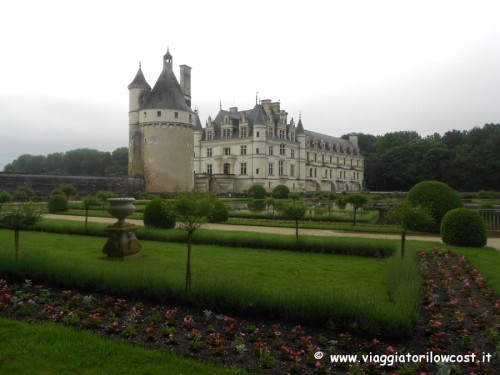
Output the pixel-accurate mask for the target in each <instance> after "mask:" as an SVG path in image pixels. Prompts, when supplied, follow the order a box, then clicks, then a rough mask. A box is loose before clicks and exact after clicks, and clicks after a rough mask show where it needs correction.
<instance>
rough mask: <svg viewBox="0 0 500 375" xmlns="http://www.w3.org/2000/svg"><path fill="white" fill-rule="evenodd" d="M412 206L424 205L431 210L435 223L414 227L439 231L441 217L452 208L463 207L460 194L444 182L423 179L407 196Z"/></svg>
mask: <svg viewBox="0 0 500 375" xmlns="http://www.w3.org/2000/svg"><path fill="white" fill-rule="evenodd" d="M406 199H407V200H408V202H409V203H410V204H411V205H412V206H423V207H426V208H427V209H428V210H429V214H430V215H431V216H432V218H433V220H434V221H433V224H432V225H430V224H427V225H418V226H417V227H416V228H413V229H420V230H424V231H429V232H436V233H439V228H440V225H441V219H442V218H443V216H444V215H445V214H446V213H447V212H448V211H450V210H452V209H454V208H459V207H462V200H461V199H460V195H459V194H458V193H457V192H456V191H455V190H453V189H452V188H451V187H449V186H448V185H447V184H445V183H444V182H440V181H423V182H419V183H418V184H416V185H415V186H413V187H412V188H411V189H410V191H409V192H408V195H407V197H406Z"/></svg>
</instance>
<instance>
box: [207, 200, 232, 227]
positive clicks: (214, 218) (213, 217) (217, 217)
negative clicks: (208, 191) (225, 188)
mask: <svg viewBox="0 0 500 375" xmlns="http://www.w3.org/2000/svg"><path fill="white" fill-rule="evenodd" d="M212 200H213V201H212V210H211V212H210V215H208V222H209V223H222V222H223V221H226V220H227V219H228V218H229V211H228V209H227V206H226V205H225V203H224V202H223V201H221V200H220V199H217V198H216V197H212Z"/></svg>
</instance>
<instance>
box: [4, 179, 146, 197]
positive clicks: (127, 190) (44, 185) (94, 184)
mask: <svg viewBox="0 0 500 375" xmlns="http://www.w3.org/2000/svg"><path fill="white" fill-rule="evenodd" d="M23 185H26V186H28V187H30V188H31V189H33V190H34V191H35V193H36V195H37V199H39V200H46V199H47V198H48V197H49V196H50V194H51V193H52V191H53V190H55V189H57V188H59V187H61V186H62V185H73V186H74V187H75V188H76V190H77V191H78V194H79V195H80V196H85V195H90V194H95V193H97V192H98V191H112V192H114V193H116V194H118V195H119V196H122V197H126V196H133V195H134V194H135V193H137V192H139V191H142V179H139V178H132V177H99V176H58V175H35V174H17V173H3V172H0V191H6V192H8V193H10V194H14V192H15V191H16V189H17V188H18V187H20V186H23Z"/></svg>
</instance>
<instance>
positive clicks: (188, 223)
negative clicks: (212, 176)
mask: <svg viewBox="0 0 500 375" xmlns="http://www.w3.org/2000/svg"><path fill="white" fill-rule="evenodd" d="M212 209H213V199H212V198H211V197H210V196H209V195H207V194H203V193H201V192H199V191H196V190H194V191H192V192H183V193H181V194H179V196H178V197H177V198H176V199H175V212H176V214H177V220H178V223H179V227H180V228H182V229H184V230H185V231H186V232H187V265H186V284H185V292H186V293H187V292H188V291H190V290H191V237H192V235H193V233H194V232H195V231H196V230H197V229H198V228H200V227H201V226H202V225H203V224H205V223H206V222H207V221H208V217H209V216H210V214H211V212H212Z"/></svg>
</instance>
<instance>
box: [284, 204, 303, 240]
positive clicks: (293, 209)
mask: <svg viewBox="0 0 500 375" xmlns="http://www.w3.org/2000/svg"><path fill="white" fill-rule="evenodd" d="M282 211H283V214H284V215H285V217H286V218H287V219H290V220H294V221H295V243H296V244H297V245H298V243H299V220H302V219H304V216H305V215H306V211H307V207H306V205H305V204H304V202H301V201H299V200H297V199H293V200H292V202H290V203H289V204H287V205H285V206H283V208H282Z"/></svg>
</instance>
